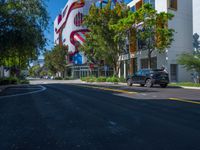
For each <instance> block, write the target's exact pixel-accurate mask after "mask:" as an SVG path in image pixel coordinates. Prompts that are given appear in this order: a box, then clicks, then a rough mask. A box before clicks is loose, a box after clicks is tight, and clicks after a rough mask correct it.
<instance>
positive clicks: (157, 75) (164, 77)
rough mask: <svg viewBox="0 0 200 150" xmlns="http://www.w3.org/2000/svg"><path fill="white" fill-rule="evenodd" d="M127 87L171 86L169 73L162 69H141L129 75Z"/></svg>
mask: <svg viewBox="0 0 200 150" xmlns="http://www.w3.org/2000/svg"><path fill="white" fill-rule="evenodd" d="M126 81H127V85H128V86H132V84H133V83H136V84H140V85H141V86H144V85H146V86H147V87H152V86H153V85H154V84H159V85H160V86H161V87H162V88H165V87H167V85H168V84H169V76H168V73H167V72H166V71H164V70H161V69H141V70H139V71H138V72H136V73H135V74H133V75H129V76H128V77H127V79H126Z"/></svg>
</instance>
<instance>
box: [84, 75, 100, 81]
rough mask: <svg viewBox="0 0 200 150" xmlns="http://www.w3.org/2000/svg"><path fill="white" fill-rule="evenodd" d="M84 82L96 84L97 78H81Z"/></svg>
mask: <svg viewBox="0 0 200 150" xmlns="http://www.w3.org/2000/svg"><path fill="white" fill-rule="evenodd" d="M81 80H82V81H85V82H96V80H97V78H96V77H93V76H91V77H82V78H81Z"/></svg>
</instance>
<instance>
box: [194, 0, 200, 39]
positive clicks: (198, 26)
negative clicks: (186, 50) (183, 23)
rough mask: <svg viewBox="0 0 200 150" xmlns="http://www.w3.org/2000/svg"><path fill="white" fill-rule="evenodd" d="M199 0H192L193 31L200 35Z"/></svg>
mask: <svg viewBox="0 0 200 150" xmlns="http://www.w3.org/2000/svg"><path fill="white" fill-rule="evenodd" d="M199 18H200V0H193V33H197V34H199V35H200V19H199Z"/></svg>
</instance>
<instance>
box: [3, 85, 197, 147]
mask: <svg viewBox="0 0 200 150" xmlns="http://www.w3.org/2000/svg"><path fill="white" fill-rule="evenodd" d="M9 95H10V96H11V97H10V96H9ZM38 149H39V150H200V105H198V104H193V103H187V102H181V101H171V100H168V99H158V98H157V99H152V98H149V99H147V98H144V99H143V98H142V97H140V98H138V97H134V94H132V95H131V94H126V93H118V92H112V91H106V90H101V89H92V88H88V87H81V86H77V85H72V84H58V83H54V84H53V83H52V84H48V83H46V84H45V85H42V86H38V85H32V86H24V87H15V88H10V89H7V90H5V91H4V92H3V93H1V95H0V150H38Z"/></svg>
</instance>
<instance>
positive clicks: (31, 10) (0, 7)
mask: <svg viewBox="0 0 200 150" xmlns="http://www.w3.org/2000/svg"><path fill="white" fill-rule="evenodd" d="M48 19H49V17H48V14H47V11H46V7H45V4H44V1H43V0H15V1H14V0H6V1H4V2H3V1H0V31H1V32H0V45H1V47H0V53H1V54H0V65H4V66H17V67H18V68H20V69H24V68H26V67H27V66H28V62H29V60H30V59H36V58H37V56H38V55H39V53H40V52H41V50H42V48H43V47H44V46H45V43H46V39H45V37H44V30H45V29H47V25H48Z"/></svg>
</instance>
